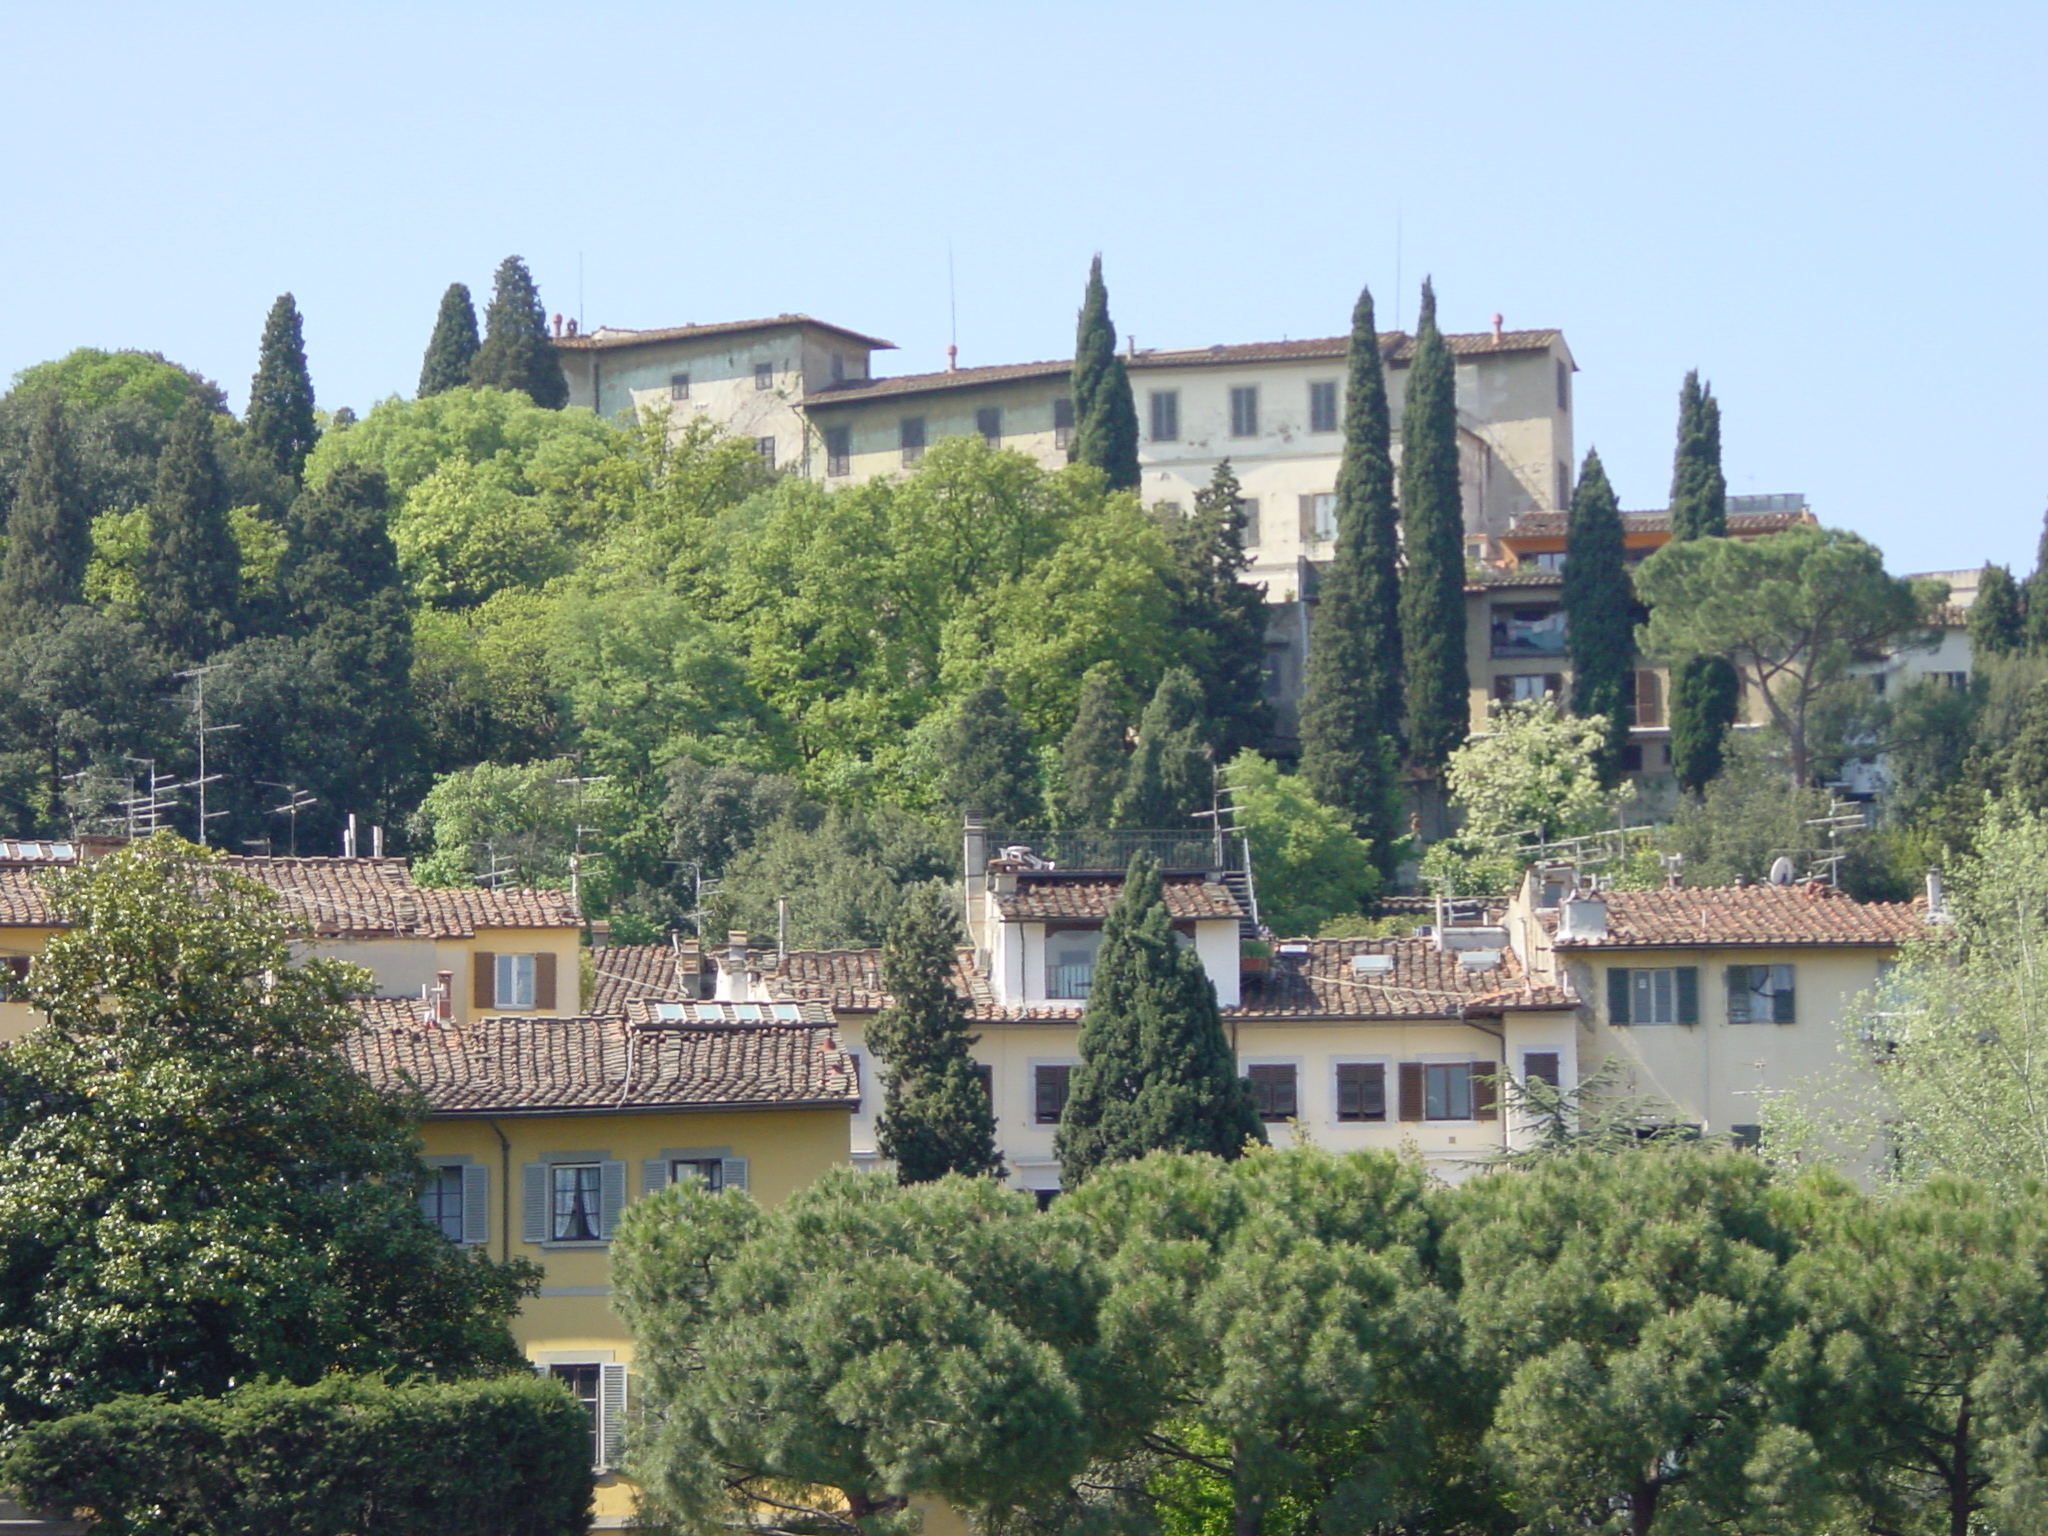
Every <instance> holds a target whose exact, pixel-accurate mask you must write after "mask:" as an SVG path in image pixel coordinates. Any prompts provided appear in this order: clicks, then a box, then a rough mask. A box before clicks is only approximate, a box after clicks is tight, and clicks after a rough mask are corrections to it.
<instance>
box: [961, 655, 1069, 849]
mask: <svg viewBox="0 0 2048 1536" xmlns="http://www.w3.org/2000/svg"><path fill="white" fill-rule="evenodd" d="M941 751H942V754H943V755H942V766H941V771H940V778H939V793H940V794H942V795H943V796H945V798H946V802H947V804H948V805H949V806H951V807H952V808H953V809H955V810H965V809H967V808H968V807H973V808H974V809H976V810H978V811H980V812H981V814H982V815H983V816H984V817H986V818H987V819H988V821H989V824H990V825H991V826H996V827H1007V828H1012V829H1015V828H1019V827H1035V826H1037V825H1038V824H1039V823H1040V822H1041V821H1042V820H1043V819H1044V811H1045V806H1044V801H1043V800H1042V799H1041V798H1040V796H1039V792H1038V758H1037V756H1036V754H1035V753H1034V751H1033V749H1032V745H1031V729H1030V727H1029V726H1027V725H1025V723H1024V722H1023V721H1022V720H1020V719H1018V718H1017V712H1016V711H1015V710H1013V709H1012V708H1010V699H1009V695H1008V694H1006V693H1004V692H1003V682H1002V679H1001V678H1000V677H996V676H993V675H992V676H991V677H990V678H989V680H988V681H987V682H986V683H984V684H982V686H981V687H979V688H977V689H975V690H974V692H972V693H970V694H968V695H967V697H965V698H964V699H962V700H961V701H960V702H959V704H958V705H956V706H955V707H954V710H953V715H952V718H951V719H950V720H949V721H948V722H947V725H946V730H945V732H944V735H943V736H942V737H941Z"/></svg>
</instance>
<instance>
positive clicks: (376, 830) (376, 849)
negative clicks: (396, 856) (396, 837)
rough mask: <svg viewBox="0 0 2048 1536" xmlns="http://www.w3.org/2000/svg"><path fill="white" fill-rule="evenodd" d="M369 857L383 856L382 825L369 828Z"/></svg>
mask: <svg viewBox="0 0 2048 1536" xmlns="http://www.w3.org/2000/svg"><path fill="white" fill-rule="evenodd" d="M370 857H371V858H373V859H381V858H383V857H384V829H383V828H382V827H372V828H370Z"/></svg>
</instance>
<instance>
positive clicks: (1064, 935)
mask: <svg viewBox="0 0 2048 1536" xmlns="http://www.w3.org/2000/svg"><path fill="white" fill-rule="evenodd" d="M1101 947H1102V930H1101V929H1099V928H1069V929H1064V930H1062V929H1054V930H1053V931H1052V932H1051V933H1048V934H1047V935H1046V936H1045V995H1046V996H1047V997H1054V998H1081V997H1086V996H1087V995H1088V986H1089V983H1090V982H1092V981H1093V980H1094V979H1095V954H1096V951H1097V950H1099V949H1100V948H1101Z"/></svg>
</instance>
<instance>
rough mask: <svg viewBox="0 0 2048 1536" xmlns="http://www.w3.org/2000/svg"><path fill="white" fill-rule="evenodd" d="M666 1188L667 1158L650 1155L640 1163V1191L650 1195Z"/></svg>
mask: <svg viewBox="0 0 2048 1536" xmlns="http://www.w3.org/2000/svg"><path fill="white" fill-rule="evenodd" d="M667 1188H668V1159H667V1158H665V1157H650V1158H648V1159H647V1160H646V1161H645V1162H643V1163H642V1164H641V1165H640V1193H641V1194H643V1195H651V1194H653V1193H654V1192H655V1191H656V1190H658V1189H667Z"/></svg>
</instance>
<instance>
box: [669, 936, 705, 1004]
mask: <svg viewBox="0 0 2048 1536" xmlns="http://www.w3.org/2000/svg"><path fill="white" fill-rule="evenodd" d="M675 951H676V990H677V991H678V992H680V993H682V995H683V996H684V997H686V998H688V999H691V1000H692V1001H695V1000H697V999H699V998H702V997H703V996H704V954H703V951H701V950H699V949H698V948H697V941H696V940H695V939H684V940H682V941H681V942H680V943H678V944H676V946H675Z"/></svg>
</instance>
